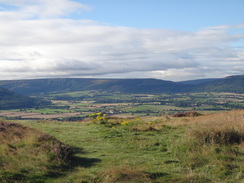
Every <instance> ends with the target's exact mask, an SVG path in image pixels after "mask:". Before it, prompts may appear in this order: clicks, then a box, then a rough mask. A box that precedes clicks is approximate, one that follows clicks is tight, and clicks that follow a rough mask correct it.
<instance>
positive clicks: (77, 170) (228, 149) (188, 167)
mask: <svg viewBox="0 0 244 183" xmlns="http://www.w3.org/2000/svg"><path fill="white" fill-rule="evenodd" d="M243 115H244V111H238V112H230V113H224V114H223V115H222V116H221V115H218V114H217V115H211V116H209V117H207V116H203V117H196V118H190V117H188V118H172V117H161V118H156V117H155V118H153V117H151V118H149V117H148V118H143V119H127V120H125V119H110V120H109V122H108V123H106V124H97V123H92V122H69V123H68V122H55V121H19V123H21V124H23V125H26V126H29V127H32V128H36V129H39V130H40V131H43V132H45V133H48V134H50V135H53V136H55V137H56V138H57V139H58V140H60V141H62V142H63V143H65V144H68V145H70V146H73V147H74V148H75V151H76V152H77V155H76V158H75V159H74V162H73V163H72V167H71V169H72V171H71V169H70V171H68V172H67V174H65V176H61V177H59V178H55V179H51V178H50V179H48V182H60V183H62V182H63V183H65V182H74V183H76V182H84V183H85V182H89V183H90V182H94V183H95V182H101V183H106V182H107V183H109V182H135V183H136V182H152V183H154V182H155V183H157V182H233V183H234V182H241V181H243V180H244V166H243V164H244V144H243V139H244V131H243V129H244V128H243V125H242V126H241V124H243V122H244V119H243ZM210 119H211V120H212V121H211V120H210ZM223 120H226V121H223ZM208 121H210V123H211V124H212V125H213V124H215V126H212V127H213V128H208V129H209V131H208V130H207V129H206V128H205V126H208V127H209V124H207V122H208ZM220 121H221V122H220ZM228 121H229V122H231V123H233V121H236V122H235V123H234V125H235V126H238V125H240V126H238V128H237V129H236V128H234V126H233V125H232V126H231V125H230V123H229V124H228V125H226V126H225V128H220V126H222V127H223V125H222V123H227V122H228ZM214 129H215V130H214ZM216 129H219V131H218V130H216ZM231 130H232V131H231ZM230 134H234V136H231V135H230ZM218 138H219V139H218ZM221 139H222V141H221ZM223 139H224V140H223ZM233 139H235V140H233Z"/></svg>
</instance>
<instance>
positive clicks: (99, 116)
mask: <svg viewBox="0 0 244 183" xmlns="http://www.w3.org/2000/svg"><path fill="white" fill-rule="evenodd" d="M89 117H90V118H91V119H92V122H94V123H99V124H107V123H108V118H107V114H103V113H102V112H99V113H93V114H90V115H89Z"/></svg>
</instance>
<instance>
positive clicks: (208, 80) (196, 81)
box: [178, 78, 221, 85]
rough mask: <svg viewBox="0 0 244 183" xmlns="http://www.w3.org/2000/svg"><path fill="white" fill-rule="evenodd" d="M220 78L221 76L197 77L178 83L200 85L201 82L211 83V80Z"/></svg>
mask: <svg viewBox="0 0 244 183" xmlns="http://www.w3.org/2000/svg"><path fill="white" fill-rule="evenodd" d="M219 79H221V78H209V79H195V80H187V81H179V82H178V83H182V84H191V85H199V84H203V83H209V82H212V81H216V80H219Z"/></svg>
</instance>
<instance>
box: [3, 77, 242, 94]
mask: <svg viewBox="0 0 244 183" xmlns="http://www.w3.org/2000/svg"><path fill="white" fill-rule="evenodd" d="M0 87H3V88H6V89H9V90H11V91H14V92H16V93H19V94H22V95H29V96H31V95H37V94H42V93H53V92H54V93H64V92H73V91H85V90H99V91H107V92H121V93H151V94H158V93H186V92H233V93H244V75H240V76H229V77H226V78H222V79H200V80H191V81H182V82H172V81H165V80H160V79H91V78H88V79H87V78H61V79H32V80H10V81H0Z"/></svg>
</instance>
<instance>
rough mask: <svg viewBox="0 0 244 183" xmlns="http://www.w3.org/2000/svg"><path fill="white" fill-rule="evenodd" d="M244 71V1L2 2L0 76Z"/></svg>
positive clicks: (179, 76) (169, 76) (190, 75)
mask: <svg viewBox="0 0 244 183" xmlns="http://www.w3.org/2000/svg"><path fill="white" fill-rule="evenodd" d="M243 74H244V0H204V1H196V0H184V1H183V0H51V1H50V0H0V80H13V79H14V80H15V79H40V78H156V79H163V80H171V81H183V80H193V79H203V78H222V77H226V76H230V75H243Z"/></svg>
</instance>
